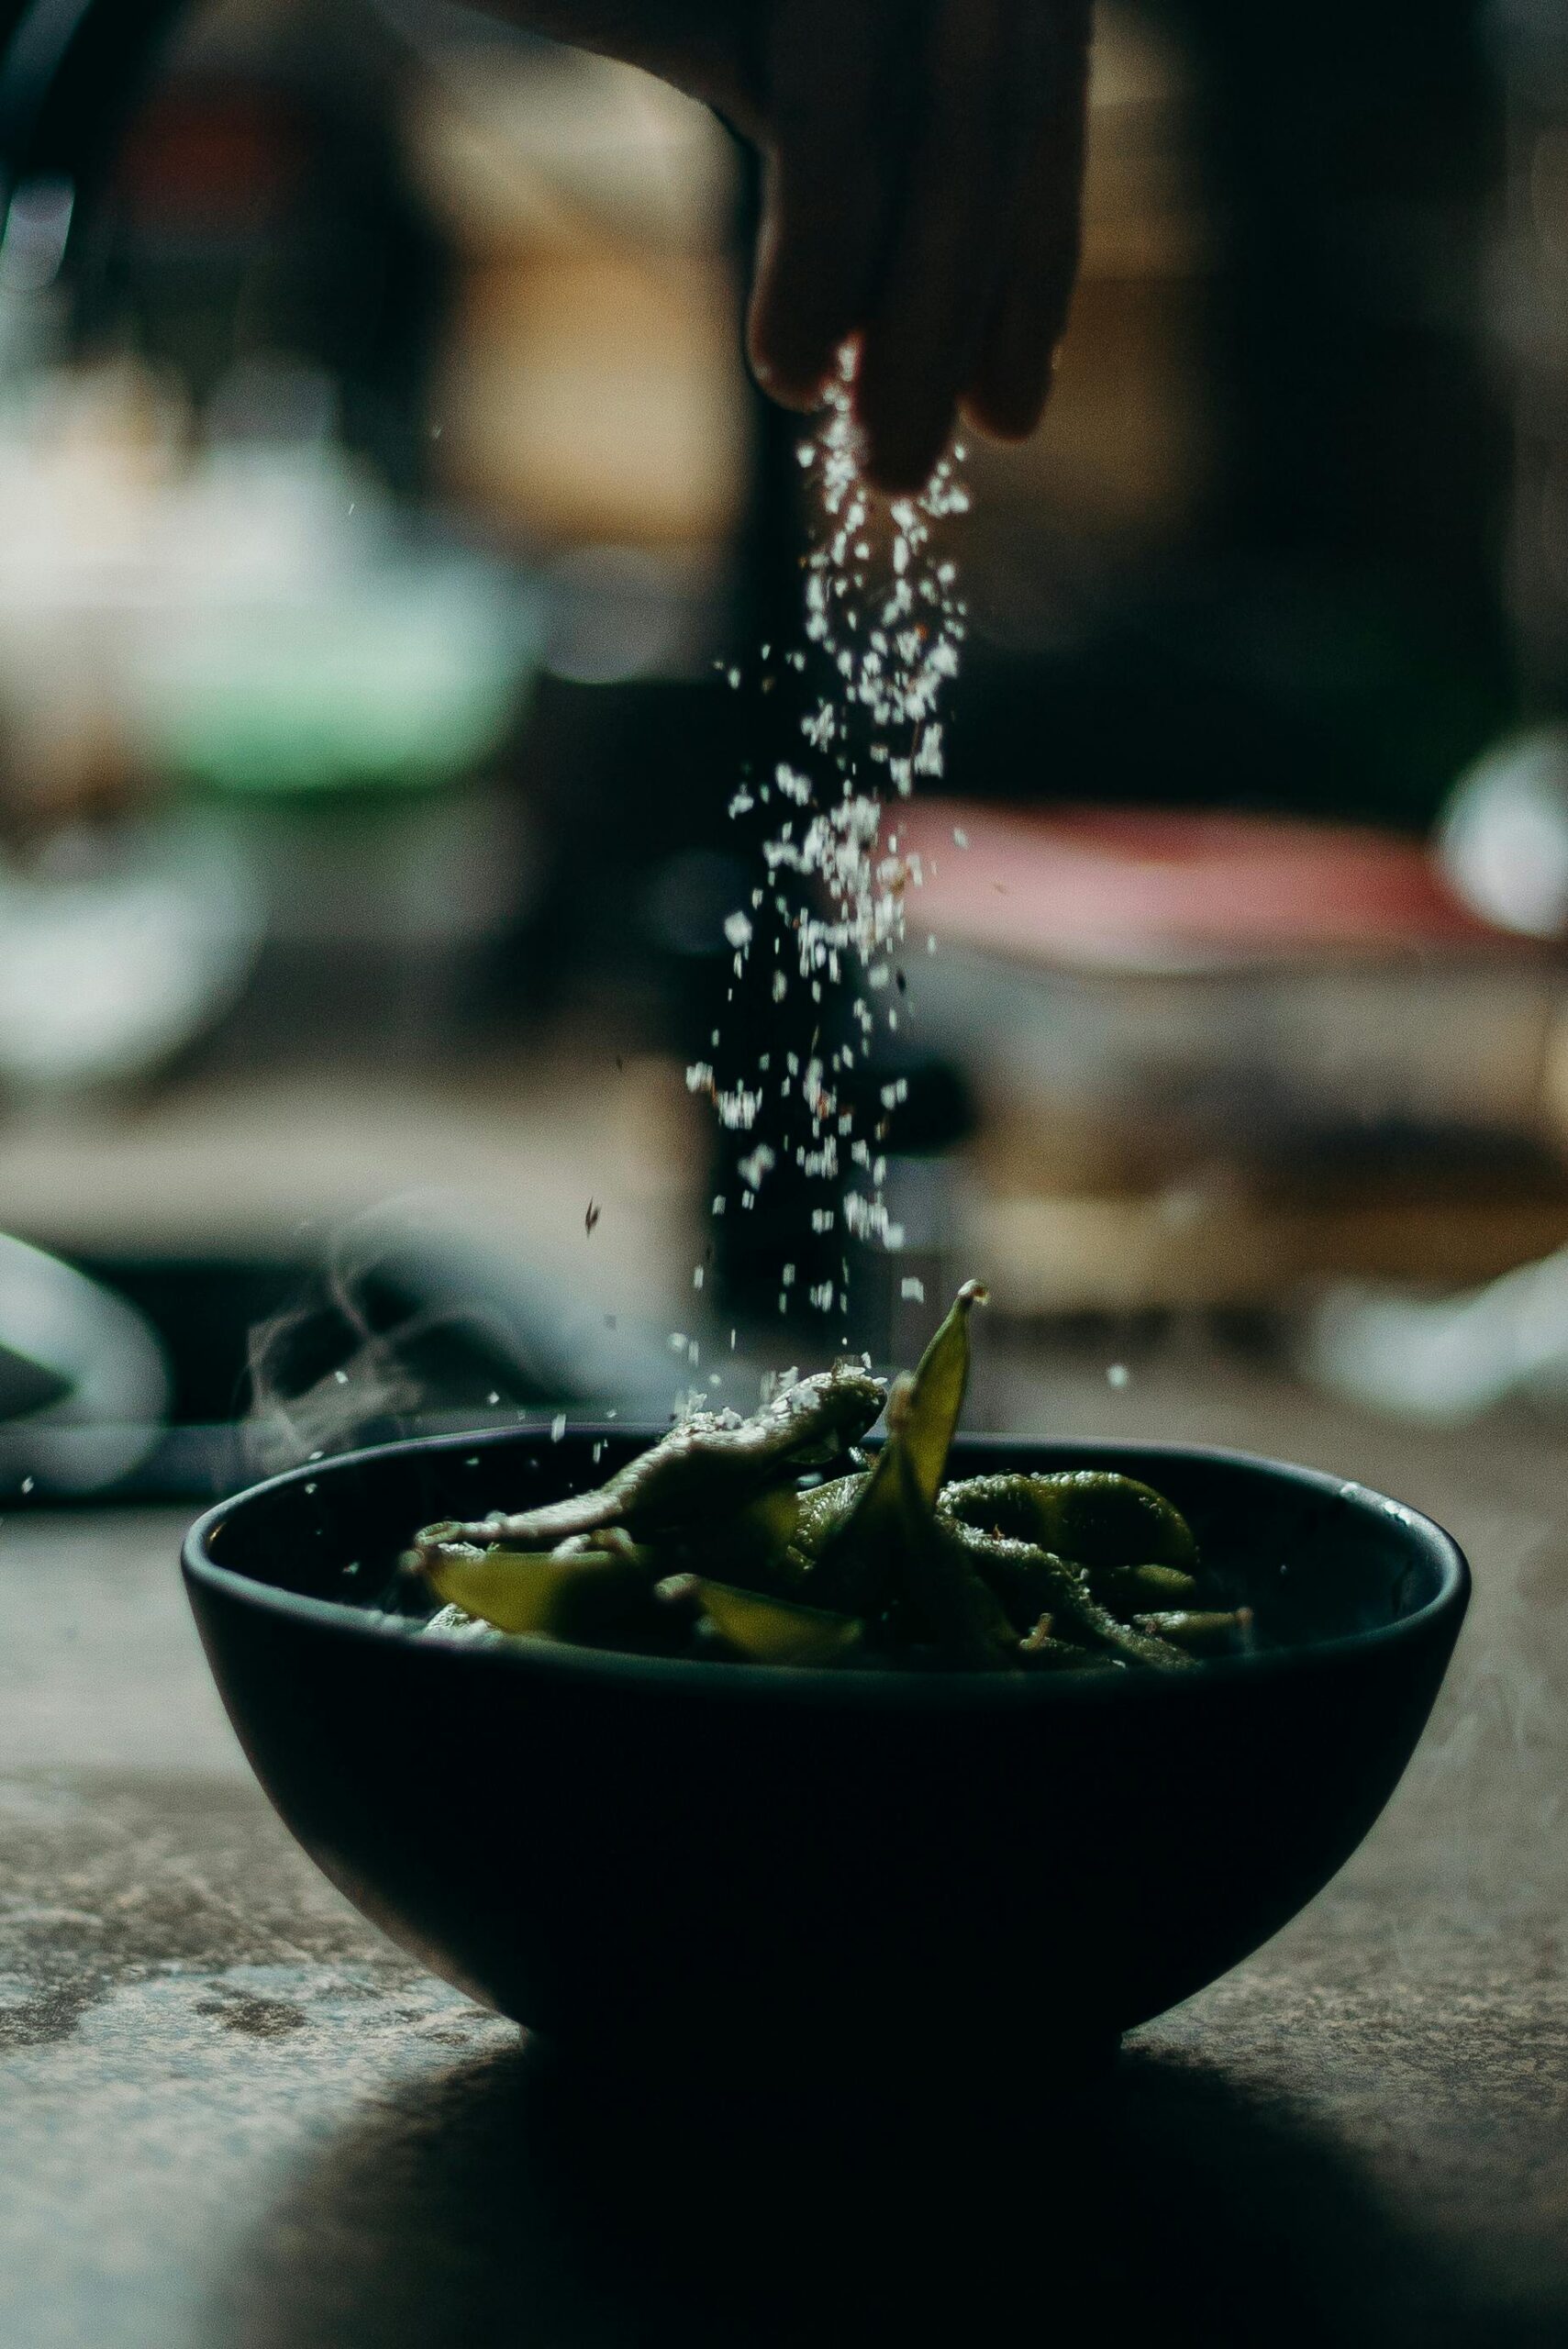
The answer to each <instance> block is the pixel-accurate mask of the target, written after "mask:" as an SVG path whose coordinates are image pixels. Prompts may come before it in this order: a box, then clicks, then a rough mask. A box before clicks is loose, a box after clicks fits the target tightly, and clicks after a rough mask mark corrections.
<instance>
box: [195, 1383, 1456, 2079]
mask: <svg viewBox="0 0 1568 2349" xmlns="http://www.w3.org/2000/svg"><path fill="white" fill-rule="evenodd" d="M656 1432H659V1431H653V1430H639V1429H633V1430H626V1429H619V1428H609V1429H601V1428H587V1429H577V1430H573V1431H569V1432H568V1433H567V1434H566V1435H565V1436H564V1438H563V1439H562V1441H561V1442H557V1443H551V1442H549V1441H547V1440H545V1439H544V1438H543V1437H542V1436H541V1435H540V1433H539V1431H507V1432H505V1433H502V1434H500V1435H490V1434H487V1435H484V1436H479V1437H474V1436H467V1437H460V1438H451V1437H439V1438H434V1439H426V1440H423V1441H419V1442H406V1443H394V1444H386V1445H383V1446H379V1447H377V1448H376V1449H375V1450H373V1451H367V1452H362V1453H354V1454H350V1455H349V1456H347V1457H344V1458H340V1459H338V1460H333V1461H330V1462H321V1463H316V1464H312V1465H310V1466H308V1467H306V1468H302V1469H298V1470H295V1471H293V1472H292V1473H290V1474H289V1475H284V1476H279V1477H275V1478H273V1479H272V1481H271V1482H270V1483H268V1484H265V1485H261V1486H257V1487H255V1488H254V1489H253V1490H252V1491H250V1492H248V1493H244V1494H241V1495H240V1496H239V1497H238V1498H236V1499H233V1500H229V1501H225V1502H224V1503H222V1504H221V1505H220V1506H219V1507H218V1508H214V1509H212V1510H209V1511H208V1513H207V1514H206V1516H205V1517H204V1518H202V1519H201V1520H199V1522H198V1523H197V1524H196V1525H195V1527H194V1528H193V1530H192V1531H191V1533H190V1536H189V1538H188V1540H187V1542H186V1543H185V1549H184V1557H183V1564H184V1574H185V1580H186V1585H187V1587H188V1589H189V1593H190V1598H191V1602H192V1605H193V1608H194V1609H195V1618H196V1621H197V1624H198V1627H199V1629H200V1631H201V1636H202V1640H203V1642H204V1644H205V1646H206V1653H207V1656H208V1658H209V1661H210V1663H211V1664H212V1669H213V1672H214V1674H215V1675H216V1678H217V1685H218V1687H219V1690H220V1691H221V1693H222V1696H223V1700H224V1703H225V1704H226V1705H227V1707H228V1713H229V1717H230V1719H231V1720H232V1721H233V1723H234V1726H235V1729H236V1730H237V1731H238V1732H239V1739H240V1742H241V1743H242V1745H243V1746H244V1748H245V1751H246V1753H247V1754H248V1755H249V1757H250V1762H251V1765H252V1766H253V1767H254V1769H255V1771H256V1774H257V1776H258V1777H259V1778H260V1780H261V1784H262V1786H263V1787H264V1788H265V1789H266V1791H267V1793H268V1795H269V1796H270V1797H271V1798H272V1802H273V1803H274V1804H275V1806H276V1808H277V1809H278V1811H279V1812H280V1813H281V1815H282V1817H283V1819H284V1821H285V1822H286V1824H287V1825H288V1826H289V1828H290V1829H291V1830H292V1831H293V1832H294V1833H295V1835H296V1836H297V1837H298V1839H299V1841H300V1842H301V1843H303V1844H304V1846H305V1848H306V1851H307V1852H309V1853H310V1854H311V1855H312V1857H313V1858H314V1859H315V1860H316V1861H317V1864H318V1865H320V1866H321V1867H322V1868H323V1869H324V1870H325V1872H326V1873H327V1875H328V1876H329V1877H330V1878H331V1879H332V1881H333V1882H334V1883H335V1884H336V1885H338V1886H339V1888H340V1889H341V1890H342V1891H343V1892H345V1893H346V1894H347V1895H348V1897H349V1898H350V1900H351V1901H353V1902H354V1903H355V1905H356V1906H357V1907H358V1908H359V1909H361V1910H362V1911H363V1912H364V1914H365V1915H366V1916H367V1917H369V1918H371V1919H373V1920H374V1922H375V1923H376V1924H378V1925H379V1926H381V1927H382V1928H383V1929H384V1931H385V1932H387V1933H388V1934H390V1935H391V1937H392V1938H393V1939H394V1940H395V1941H396V1942H398V1943H401V1944H402V1945H403V1946H404V1947H405V1948H406V1949H408V1950H411V1951H412V1952H414V1953H415V1954H417V1956H418V1957H419V1958H421V1959H422V1960H423V1961H424V1962H425V1963H426V1964H427V1965H428V1966H430V1968H431V1969H432V1970H433V1971H434V1972H435V1973H437V1974H439V1975H441V1976H445V1978H446V1979H447V1980H448V1981H450V1982H453V1983H455V1984H457V1985H458V1986H459V1987H462V1988H463V1989H465V1990H467V1991H469V1992H471V1993H472V1994H473V1996H474V1997H475V1998H480V1999H482V2000H484V2001H485V2002H487V2003H488V2004H490V2005H492V2006H494V2007H495V2008H498V2009H500V2010H501V2011H502V2012H503V2013H505V2014H507V2015H510V2016H513V2017H515V2018H516V2020H517V2021H519V2022H521V2023H525V2024H527V2025H528V2026H529V2027H530V2028H532V2029H535V2030H537V2031H539V2032H542V2033H544V2034H545V2035H546V2036H547V2037H548V2038H550V2040H551V2041H553V2042H555V2043H557V2044H559V2045H560V2046H561V2047H562V2048H563V2049H564V2050H566V2051H568V2052H570V2053H573V2054H576V2055H579V2056H585V2057H592V2058H594V2059H595V2060H597V2061H600V2062H605V2061H607V2062H609V2063H611V2064H614V2065H617V2066H620V2067H623V2068H624V2067H627V2066H629V2067H632V2068H634V2069H635V2068H639V2067H648V2068H651V2069H658V2068H661V2067H662V2066H663V2065H676V2066H679V2065H684V2064H687V2063H689V2062H690V2061H691V2060H692V2059H693V2057H694V2055H701V2056H702V2057H703V2058H704V2059H705V2061H706V2063H707V2064H708V2065H714V2066H717V2068H718V2069H719V2070H721V2071H724V2070H729V2071H732V2072H734V2073H736V2074H739V2075H740V2076H754V2077H759V2078H760V2077H762V2076H771V2077H774V2078H785V2077H789V2076H794V2075H801V2074H806V2073H809V2074H812V2075H815V2076H818V2077H820V2076H823V2074H824V2072H826V2073H827V2074H828V2076H833V2077H842V2076H845V2075H846V2074H849V2075H856V2076H868V2077H869V2076H873V2075H877V2074H879V2073H881V2072H882V2071H884V2070H888V2071H891V2072H893V2073H895V2074H902V2075H903V2076H909V2075H910V2074H916V2075H924V2074H928V2073H931V2072H934V2071H935V2070H938V2069H940V2071H942V2072H943V2073H944V2074H947V2075H949V2076H953V2077H963V2076H966V2075H973V2074H976V2073H981V2072H986V2071H1000V2072H1002V2073H1004V2074H1010V2073H1013V2072H1014V2071H1015V2070H1016V2068H1017V2067H1018V2065H1021V2064H1023V2063H1024V2062H1025V2061H1026V2059H1027V2060H1029V2061H1031V2062H1032V2064H1033V2065H1034V2067H1035V2068H1036V2069H1037V2070H1040V2071H1043V2072H1044V2073H1046V2074H1047V2075H1049V2074H1051V2073H1052V2072H1058V2073H1060V2074H1061V2075H1062V2076H1072V2075H1074V2074H1076V2073H1078V2072H1080V2071H1082V2070H1083V2069H1084V2068H1086V2067H1091V2066H1092V2065H1093V2064H1094V2063H1095V2061H1096V2060H1097V2059H1098V2058H1099V2057H1100V2056H1101V2055H1102V2054H1104V2053H1105V2052H1106V2050H1108V2049H1109V2048H1111V2047H1113V2046H1114V2044H1115V2043H1116V2040H1117V2039H1118V2036H1119V2034H1120V2033H1121V2032H1124V2031H1126V2030H1128V2029H1129V2028H1130V2027H1131V2026H1132V2025H1133V2024H1136V2023H1139V2022H1142V2021H1147V2020H1148V2019H1149V2018H1150V2017H1151V2016H1153V2015H1156V2014H1158V2013H1160V2012H1162V2010H1163V2009H1165V2008H1167V2007H1169V2006H1172V2005H1173V2004H1174V2003H1175V2002H1176V2001H1177V2000H1178V1999H1181V1998H1186V1997H1188V1996H1189V1995H1190V1994H1191V1993H1192V1992H1193V1991H1195V1990H1198V1989H1201V1988H1202V1987H1204V1985H1205V1984H1207V1983H1208V1982H1212V1981H1213V1980H1214V1979H1215V1978H1216V1977H1217V1976H1218V1975H1221V1974H1223V1973H1224V1972H1225V1971H1226V1970H1227V1969H1228V1968H1229V1967H1230V1966H1232V1965H1236V1964H1237V1962H1238V1961H1239V1960H1240V1959H1241V1958H1243V1957H1245V1956H1246V1955H1247V1954H1248V1953H1249V1952H1250V1951H1251V1950H1253V1949H1256V1948H1257V1947H1258V1945H1259V1944H1260V1943H1262V1942H1263V1941H1265V1940H1266V1939H1267V1938H1268V1936H1269V1935H1270V1934H1271V1933H1273V1932H1276V1931H1277V1930H1278V1928H1279V1927H1280V1926H1281V1925H1283V1924H1284V1923H1285V1922H1286V1920H1288V1919H1289V1918H1290V1917H1292V1916H1294V1915H1295V1914H1296V1910H1297V1909H1300V1908H1302V1907H1303V1906H1304V1904H1305V1903H1306V1902H1307V1900H1309V1899H1310V1898H1312V1896H1313V1894H1314V1893H1316V1892H1318V1890H1319V1889H1320V1888H1321V1887H1322V1886H1323V1885H1324V1884H1326V1883H1327V1882H1328V1880H1329V1877H1330V1876H1332V1875H1333V1874H1334V1872H1335V1870H1336V1869H1337V1868H1339V1867H1340V1865H1342V1863H1343V1862H1344V1861H1345V1860H1346V1859H1347V1858H1348V1857H1349V1855H1350V1854H1351V1852H1352V1851H1354V1849H1355V1847H1356V1845H1357V1844H1358V1843H1359V1842H1361V1840H1362V1837H1363V1836H1364V1835H1365V1833H1366V1831H1367V1830H1368V1828H1369V1827H1370V1826H1371V1825H1372V1823H1373V1820H1375V1819H1376V1817H1377V1815H1378V1813H1379V1811H1380V1810H1381V1809H1383V1806H1384V1804H1385V1802H1386V1801H1387V1799H1388V1798H1389V1796H1390V1794H1391V1793H1392V1792H1393V1790H1394V1788H1395V1787H1396V1784H1397V1783H1398V1780H1399V1777H1400V1776H1401V1774H1402V1772H1403V1770H1404V1768H1405V1765H1406V1764H1407V1761H1408V1760H1409V1758H1410V1755H1411V1753H1412V1752H1413V1751H1414V1749H1415V1746H1416V1743H1417V1741H1418V1738H1419V1736H1420V1733H1421V1731H1422V1728H1423V1726H1424V1724H1425V1722H1426V1720H1427V1716H1428V1714H1429V1711H1430V1709H1431V1705H1432V1701H1433V1699H1434V1698H1435V1697H1436V1695H1437V1691H1438V1687H1439V1685H1440V1681H1441V1679H1442V1675H1443V1672H1444V1670H1445V1668H1446V1666H1447V1664H1448V1661H1449V1657H1450V1655H1451V1653H1452V1650H1453V1645H1454V1642H1455V1639H1456V1638H1457V1636H1458V1632H1459V1627H1460V1623H1461V1620H1462V1617H1463V1613H1464V1609H1465V1604H1466V1600H1467V1598H1468V1595H1469V1574H1468V1570H1467V1568H1466V1565H1465V1562H1464V1559H1463V1557H1462V1554H1461V1553H1460V1551H1459V1549H1458V1547H1457V1546H1456V1544H1455V1543H1454V1542H1452V1541H1451V1539H1450V1537H1449V1536H1448V1535H1447V1534H1446V1533H1444V1532H1443V1531H1441V1529H1440V1527H1438V1526H1436V1525H1434V1524H1432V1523H1431V1522H1430V1521H1429V1520H1428V1519H1426V1518H1423V1517H1421V1516H1418V1514H1417V1513H1416V1512H1414V1511H1413V1510H1410V1509H1407V1508H1404V1507H1402V1506H1401V1505H1399V1504H1398V1503H1396V1502H1394V1501H1390V1500H1386V1499H1385V1498H1383V1497H1381V1496H1380V1495H1378V1494H1376V1493H1373V1492H1369V1491H1367V1490H1366V1489H1365V1488H1364V1487H1362V1486H1359V1485H1351V1484H1346V1483H1344V1482H1343V1481H1342V1480H1341V1479H1340V1478H1338V1477H1334V1476H1329V1475H1321V1474H1319V1473H1318V1472H1316V1471H1314V1470H1311V1469H1307V1468H1297V1467H1291V1466H1287V1465H1284V1464H1280V1463H1277V1462H1273V1461H1267V1460H1259V1459H1252V1458H1250V1457H1247V1456H1246V1455H1243V1454H1240V1453H1223V1452H1216V1451H1207V1450H1203V1449H1199V1448H1195V1447H1191V1446H1176V1445H1171V1446H1163V1445H1157V1444H1127V1443H1120V1444H1105V1443H1101V1444H1094V1443H1089V1444H1084V1443H1071V1444H1068V1443H1048V1442H1029V1441H1015V1440H1007V1441H1003V1440H987V1439H984V1438H979V1437H968V1438H961V1439H960V1441H959V1442H958V1443H957V1444H956V1445H955V1446H954V1451H953V1459H952V1469H953V1473H954V1474H955V1475H988V1474H992V1473H995V1472H997V1471H1002V1470H1011V1469H1036V1470H1040V1469H1062V1468H1102V1469H1115V1470H1118V1471H1120V1472H1122V1473H1124V1474H1127V1475H1134V1476H1140V1477H1142V1478H1144V1479H1145V1480H1146V1481H1147V1482H1149V1483H1151V1484H1152V1485H1154V1486H1157V1487H1158V1489H1159V1490H1160V1491H1162V1492H1163V1493H1165V1494H1167V1495H1168V1496H1169V1497H1170V1498H1171V1499H1172V1500H1173V1502H1174V1503H1175V1504H1176V1506H1177V1507H1178V1508H1180V1509H1181V1510H1183V1512H1184V1514H1185V1515H1186V1516H1187V1518H1188V1519H1189V1520H1190V1521H1191V1523H1192V1525H1193V1527H1194V1530H1195V1532H1196V1534H1197V1537H1198V1540H1199V1542H1200V1543H1201V1545H1202V1549H1203V1554H1204V1558H1205V1563H1206V1565H1207V1568H1208V1569H1209V1570H1210V1571H1211V1572H1212V1573H1213V1574H1214V1575H1216V1576H1217V1577H1218V1582H1219V1584H1220V1586H1221V1587H1222V1588H1223V1590H1224V1592H1225V1594H1226V1598H1227V1600H1228V1602H1229V1603H1230V1604H1236V1603H1240V1602H1241V1601H1245V1602H1246V1603H1247V1604H1249V1605H1251V1607H1252V1608H1253V1609H1254V1610H1255V1613H1256V1618H1257V1623H1258V1630H1259V1635H1260V1645H1259V1649H1258V1651H1257V1652H1256V1653H1251V1654H1250V1655H1246V1656H1239V1657H1233V1658H1226V1659H1222V1660H1218V1661H1216V1662H1212V1663H1208V1664H1204V1665H1202V1666H1201V1667H1200V1668H1197V1669H1195V1670H1194V1671H1191V1672H1189V1673H1183V1674H1172V1675H1165V1674H1161V1673H1152V1672H1149V1673H1145V1672H1124V1673H1117V1674H1109V1673H1107V1674H1103V1675H1101V1674H1092V1675H1058V1676H1046V1677H1036V1676H1026V1675H1011V1674H962V1673H925V1674H915V1673H878V1672H875V1671H871V1670H858V1671H817V1670H797V1671H782V1670H778V1669H769V1668H766V1667H756V1666H747V1665H739V1664H735V1665H726V1664H707V1663H701V1662H684V1661H671V1660H666V1659H654V1658H645V1657H638V1656H630V1655H620V1654H615V1653H606V1652H600V1651H596V1650H586V1649H579V1648H570V1647H563V1646H553V1645H550V1644H547V1643H545V1642H509V1643H507V1644H506V1645H504V1646H500V1645H497V1646H486V1645H484V1644H475V1643H472V1642H469V1643H465V1642H460V1641H456V1640H452V1639H449V1638H446V1637H444V1636H442V1635H440V1634H436V1635H433V1636H432V1635H427V1634H426V1633H425V1632H423V1631H422V1630H421V1629H420V1621H421V1620H422V1619H421V1617H420V1616H419V1615H418V1614H413V1615H410V1614H407V1613H405V1612H401V1611H399V1610H400V1609H406V1608H410V1607H414V1608H417V1607H418V1605H419V1599H418V1596H417V1593H416V1592H411V1591H409V1590H408V1589H407V1587H406V1586H404V1585H401V1584H400V1583H399V1581H398V1579H397V1577H396V1575H395V1561H396V1558H397V1554H398V1553H399V1552H400V1551H401V1550H402V1549H403V1548H404V1547H405V1546H406V1543H407V1542H408V1540H409V1538H410V1535H411V1533H412V1531H414V1529H415V1528H417V1527H418V1526H420V1525H424V1524H428V1523H430V1522H432V1521H434V1520H437V1519H444V1518H462V1517H472V1516H476V1515H483V1514H484V1512H485V1511H486V1510H488V1509H489V1508H494V1507H496V1506H503V1505H504V1506H506V1507H507V1508H527V1507H530V1506H532V1505H533V1504H534V1503H535V1502H537V1501H539V1500H542V1499H546V1498H550V1497H557V1496H559V1495H561V1494H562V1493H565V1492H568V1491H572V1490H576V1489H580V1488H582V1487H583V1486H587V1485H591V1484H597V1483H599V1482H600V1481H602V1479H603V1478H604V1477H605V1476H606V1475H608V1474H610V1473H612V1472H613V1471H614V1469H615V1468H616V1467H617V1465H618V1464H620V1463H621V1462H622V1461H623V1460H625V1459H627V1458H628V1457H630V1456H631V1455H632V1454H633V1453H635V1452H637V1451H639V1450H641V1449H643V1448H644V1447H645V1446H646V1444H647V1443H648V1442H650V1441H651V1440H652V1437H653V1435H654V1434H655V1433H656ZM595 1453H597V1456H596V1457H595Z"/></svg>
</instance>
